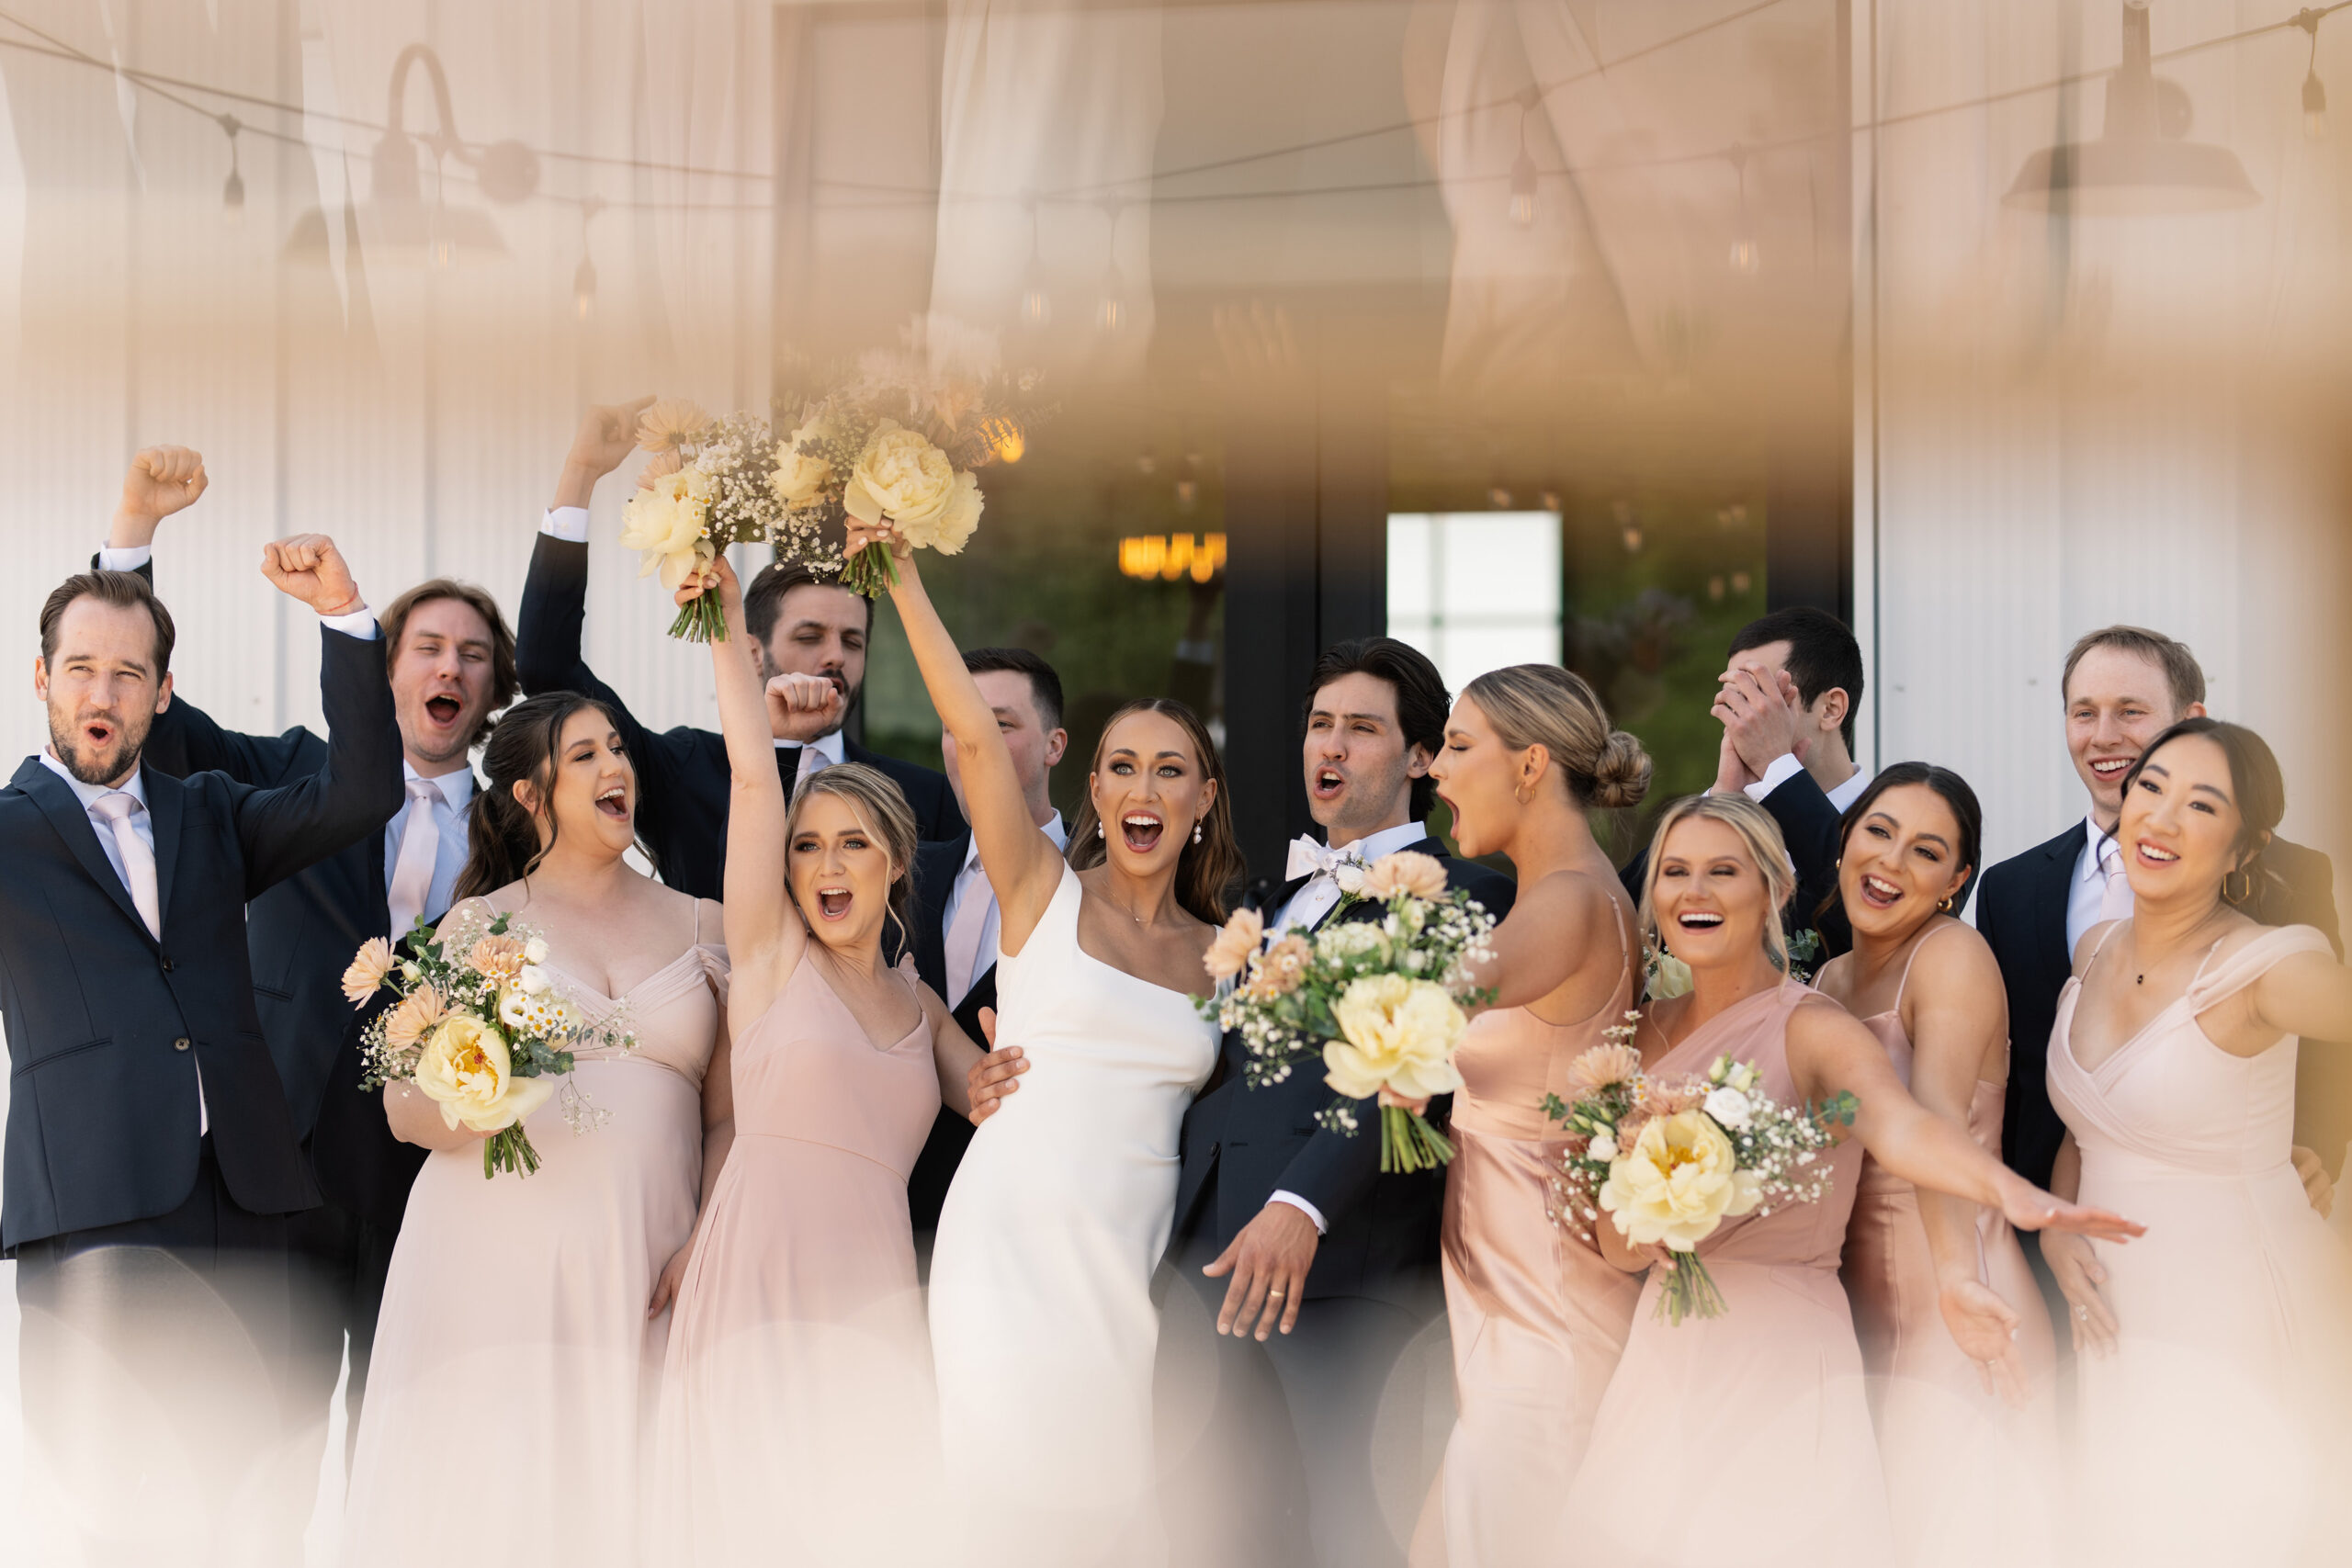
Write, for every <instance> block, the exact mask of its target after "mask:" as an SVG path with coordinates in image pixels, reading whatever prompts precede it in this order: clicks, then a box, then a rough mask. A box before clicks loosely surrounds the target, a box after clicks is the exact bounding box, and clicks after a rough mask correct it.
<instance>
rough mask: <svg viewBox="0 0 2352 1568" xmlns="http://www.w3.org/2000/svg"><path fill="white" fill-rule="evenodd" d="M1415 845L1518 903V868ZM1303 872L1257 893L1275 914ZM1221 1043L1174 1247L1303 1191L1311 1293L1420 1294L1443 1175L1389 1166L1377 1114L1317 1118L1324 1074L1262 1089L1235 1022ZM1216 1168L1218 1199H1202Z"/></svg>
mask: <svg viewBox="0 0 2352 1568" xmlns="http://www.w3.org/2000/svg"><path fill="white" fill-rule="evenodd" d="M1409 847H1410V848H1411V849H1413V850H1415V851H1417V852H1419V853H1422V854H1426V855H1434V856H1436V857H1438V858H1439V859H1440V860H1442V862H1443V863H1444V865H1445V874H1446V882H1447V884H1448V886H1453V887H1466V888H1468V889H1469V890H1470V893H1471V896H1472V897H1476V899H1477V900H1478V902H1479V903H1481V904H1483V905H1485V906H1486V908H1487V912H1488V913H1489V914H1491V915H1493V916H1494V917H1495V918H1496V919H1502V917H1503V916H1505V915H1507V914H1509V913H1510V906H1511V900H1512V898H1513V897H1515V896H1516V895H1517V893H1518V891H1519V889H1518V887H1517V886H1516V885H1515V884H1514V883H1513V882H1512V881H1511V879H1510V877H1508V876H1505V875H1503V874H1501V873H1499V872H1496V871H1490V870H1488V869H1487V867H1485V866H1483V865H1478V864H1476V863H1472V862H1469V861H1463V860H1455V859H1453V857H1452V856H1450V855H1447V854H1446V852H1445V846H1444V845H1442V844H1441V843H1439V842H1438V841H1437V840H1434V839H1424V840H1421V841H1420V842H1419V843H1418V844H1413V845H1411V846H1409ZM1305 883H1306V879H1305V878H1301V879H1299V880H1298V881H1296V882H1292V883H1288V884H1284V885H1283V886H1280V887H1273V886H1267V885H1261V886H1260V887H1259V888H1253V889H1252V890H1251V892H1250V897H1249V900H1248V902H1249V903H1250V904H1251V905H1252V906H1255V907H1260V908H1264V909H1265V910H1267V912H1268V913H1270V914H1271V913H1272V912H1275V911H1278V910H1279V909H1280V908H1282V906H1283V903H1284V902H1285V901H1286V900H1287V899H1288V898H1289V897H1290V896H1291V895H1292V894H1294V893H1295V892H1296V891H1297V890H1298V889H1299V888H1300V887H1301V886H1305ZM1379 913H1380V908H1379V906H1377V905H1374V904H1369V903H1360V904H1357V905H1354V906H1352V907H1351V908H1349V909H1348V910H1347V911H1346V912H1345V913H1344V914H1340V915H1339V916H1337V917H1336V918H1338V919H1374V918H1376V917H1377V916H1378V914H1379ZM1220 1054H1221V1056H1222V1061H1221V1063H1220V1066H1219V1068H1218V1073H1217V1077H1216V1083H1215V1086H1214V1087H1213V1088H1211V1089H1209V1090H1208V1092H1207V1093H1205V1094H1204V1095H1202V1096H1201V1098H1200V1099H1198V1100H1194V1101H1193V1107H1192V1109H1191V1110H1190V1111H1187V1112H1186V1113H1185V1116H1184V1126H1183V1133H1182V1161H1183V1163H1182V1168H1181V1169H1180V1171H1179V1173H1178V1176H1177V1181H1176V1224H1175V1233H1174V1234H1175V1237H1176V1240H1174V1241H1171V1243H1170V1247H1171V1250H1172V1249H1173V1248H1174V1247H1176V1246H1178V1245H1181V1241H1182V1238H1183V1237H1186V1236H1189V1235H1196V1234H1198V1232H1199V1230H1200V1229H1201V1227H1203V1226H1206V1227H1208V1228H1209V1229H1210V1231H1211V1232H1212V1233H1213V1235H1214V1236H1215V1239H1216V1245H1217V1247H1219V1248H1220V1249H1222V1248H1224V1247H1227V1246H1228V1245H1230V1244H1231V1242H1232V1240H1233V1238H1234V1236H1235V1235H1236V1234H1238V1232H1239V1231H1240V1229H1241V1227H1242V1226H1243V1225H1246V1224H1249V1223H1250V1221H1251V1220H1252V1219H1254V1218H1255V1217H1256V1216H1257V1213H1258V1212H1259V1211H1260V1210H1261V1209H1263V1208H1264V1207H1265V1206H1266V1203H1267V1201H1268V1200H1269V1199H1271V1198H1272V1196H1273V1195H1274V1193H1275V1192H1276V1191H1284V1192H1295V1193H1296V1194H1298V1196H1300V1197H1301V1198H1304V1199H1306V1201H1308V1202H1310V1203H1312V1204H1314V1205H1315V1207H1316V1209H1317V1211H1318V1212H1319V1213H1321V1214H1322V1216H1323V1221H1324V1224H1325V1226H1326V1227H1327V1228H1326V1230H1325V1234H1324V1236H1323V1240H1322V1244H1321V1245H1320V1246H1319V1247H1317V1248H1316V1252H1315V1264H1314V1267H1313V1268H1312V1269H1310V1270H1309V1271H1308V1273H1307V1277H1306V1296H1307V1297H1308V1298H1309V1299H1316V1298H1322V1297H1330V1296H1370V1297H1374V1298H1376V1299H1380V1300H1388V1301H1394V1302H1396V1303H1397V1304H1398V1305H1400V1306H1406V1307H1414V1306H1416V1305H1418V1304H1419V1299H1420V1297H1421V1295H1422V1293H1423V1292H1425V1291H1426V1289H1427V1276H1428V1271H1429V1268H1430V1264H1431V1263H1433V1262H1434V1261H1435V1259H1436V1258H1437V1246H1438V1222H1439V1218H1440V1215H1441V1213H1442V1209H1443V1206H1444V1201H1445V1182H1444V1180H1443V1179H1442V1178H1441V1177H1440V1176H1438V1175H1436V1174H1435V1173H1432V1172H1418V1173H1415V1174H1413V1175H1409V1176H1408V1175H1396V1174H1392V1175H1387V1176H1384V1175H1382V1174H1381V1170H1380V1135H1379V1133H1378V1130H1377V1128H1376V1126H1375V1125H1374V1124H1372V1123H1371V1122H1370V1121H1369V1120H1368V1119H1367V1124H1366V1125H1365V1126H1364V1127H1363V1129H1362V1130H1361V1131H1359V1132H1358V1133H1357V1134H1356V1135H1355V1136H1353V1137H1349V1136H1348V1135H1346V1134H1341V1133H1333V1132H1327V1131H1326V1130H1324V1129H1323V1128H1322V1127H1321V1126H1319V1125H1317V1122H1316V1120H1315V1114H1316V1112H1317V1111H1321V1110H1324V1109H1325V1108H1326V1107H1328V1106H1329V1104H1330V1103H1331V1101H1332V1100H1333V1099H1334V1096H1333V1094H1332V1092H1331V1089H1330V1086H1329V1085H1328V1084H1326V1083H1325V1082H1324V1081H1323V1075H1322V1074H1320V1073H1317V1072H1311V1071H1310V1072H1294V1073H1292V1074H1291V1076H1290V1077H1288V1078H1287V1079H1285V1080H1284V1081H1283V1082H1282V1083H1279V1084H1272V1085H1269V1086H1268V1087H1266V1088H1264V1089H1250V1088H1248V1087H1246V1085H1245V1083H1244V1080H1243V1076H1242V1067H1243V1064H1244V1062H1245V1061H1246V1059H1247V1057H1246V1054H1245V1053H1244V1052H1243V1050H1242V1046H1241V1040H1240V1036H1239V1034H1238V1032H1227V1034H1226V1036H1225V1041H1224V1044H1223V1047H1222V1050H1221V1053H1220ZM1212 1176H1214V1177H1215V1178H1216V1201H1215V1203H1214V1204H1213V1205H1211V1204H1207V1203H1204V1201H1203V1194H1204V1192H1206V1191H1207V1190H1209V1186H1210V1178H1211V1177H1212ZM1196 1211H1197V1212H1196Z"/></svg>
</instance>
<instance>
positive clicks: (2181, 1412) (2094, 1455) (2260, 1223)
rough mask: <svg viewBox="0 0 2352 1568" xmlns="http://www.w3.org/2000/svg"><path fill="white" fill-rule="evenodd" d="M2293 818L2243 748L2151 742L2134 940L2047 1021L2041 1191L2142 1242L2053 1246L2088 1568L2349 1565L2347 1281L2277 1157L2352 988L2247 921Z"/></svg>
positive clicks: (2339, 1029) (2144, 760) (2128, 795)
mask: <svg viewBox="0 0 2352 1568" xmlns="http://www.w3.org/2000/svg"><path fill="white" fill-rule="evenodd" d="M2286 804H2287V803H2286V785H2285V783H2284V781H2283V779H2282V778H2281V776H2280V774H2279V771H2278V759H2277V758H2275V757H2274V756H2272V755H2271V751H2270V748H2269V747H2268V746H2267V745H2266V744H2264V742H2263V739H2262V738H2261V737H2260V736H2258V735H2256V734H2255V732H2254V731H2252V730H2250V729H2246V728H2243V727H2241V726H2239V725H2234V724H2224V723H2221V722H2219V721H2217V720H2214V719H2210V718H2189V719H2184V720H2182V721H2181V722H2180V723H2178V724H2176V725H2174V726H2173V727H2172V728H2170V729H2167V730H2165V732H2164V733H2163V734H2162V735H2159V736H2158V737H2156V739H2154V740H2153V741H2151V742H2150V743H2149V744H2148V748H2147V750H2144V751H2143V752H2142V753H2141V754H2140V758H2139V761H2136V762H2135V763H2133V764H2132V767H2131V772H2130V773H2127V774H2126V775H2125V777H2124V784H2123V800H2122V811H2121V815H2120V818H2119V819H2118V821H2117V824H2116V838H2117V841H2118V842H2119V844H2120V846H2121V851H2122V861H2123V870H2124V874H2125V876H2127V877H2128V878H2129V879H2130V880H2131V917H2130V918H2129V919H2121V920H2113V921H2109V922H2108V923H2106V924H2104V925H2098V926H2094V927H2092V928H2091V929H2090V930H2089V931H2086V932H2085V933H2084V934H2083V940H2082V942H2081V945H2080V946H2079V947H2078V948H2077V949H2076V952H2075V974H2074V977H2073V978H2071V979H2069V980H2068V981H2067V983H2066V989H2065V990H2064V993H2063V994H2062V995H2061V997H2060V998H2059V1003H2058V1019H2057V1022H2056V1024H2055V1026H2054V1027H2053V1029H2052V1033H2051V1039H2050V1098H2051V1101H2052V1104H2054V1105H2055V1106H2056V1107H2057V1109H2058V1112H2059V1114H2060V1115H2061V1116H2062V1117H2064V1119H2065V1122H2066V1128H2067V1132H2066V1140H2065V1142H2064V1145H2061V1146H2060V1149H2059V1154H2058V1163H2057V1168H2056V1170H2055V1172H2054V1173H2053V1175H2052V1181H2051V1185H2052V1188H2053V1189H2055V1190H2057V1191H2059V1192H2061V1193H2067V1192H2079V1193H2080V1194H2081V1197H2082V1199H2083V1201H2086V1202H2092V1203H2099V1204H2110V1203H2112V1204H2122V1205H2126V1206H2128V1207H2130V1208H2131V1210H2132V1212H2133V1213H2136V1214H2140V1215H2142V1216H2143V1217H2144V1218H2145V1219H2146V1220H2147V1221H2148V1222H2149V1224H2148V1234H2147V1236H2146V1238H2145V1240H2144V1241H2143V1242H2142V1243H2140V1244H2138V1245H2135V1246H2133V1247H2129V1248H2126V1249H2124V1250H2122V1251H2120V1252H2117V1251H2114V1250H2112V1249H2109V1248H2108V1247H2100V1246H2098V1245H2095V1244H2091V1243H2086V1242H2085V1241H2083V1240H2080V1239H2076V1238H2072V1237H2058V1236H2045V1237H2044V1238H2043V1240H2042V1257H2043V1258H2045V1259H2047V1260H2048V1261H2049V1264H2050V1267H2051V1270H2052V1273H2053V1274H2054V1275H2055V1276H2056V1277H2057V1280H2058V1285H2059V1288H2060V1289H2061V1290H2062V1291H2064V1292H2065V1296H2066V1300H2067V1303H2068V1305H2069V1307H2070V1308H2071V1313H2070V1319H2071V1324H2072V1327H2073V1330H2074V1337H2075V1352H2076V1354H2075V1367H2076V1373H2075V1438H2076V1441H2077V1442H2078V1444H2079V1445H2080V1449H2081V1451H2080V1453H2079V1455H2078V1463H2077V1476H2076V1482H2077V1489H2078V1495H2079V1496H2080V1497H2081V1498H2082V1499H2083V1517H2082V1519H2081V1527H2082V1529H2081V1539H2080V1540H2079V1542H2078V1543H2077V1544H2078V1547H2079V1549H2080V1551H2082V1553H2083V1554H2084V1555H2086V1556H2087V1557H2088V1558H2089V1559H2090V1560H2092V1561H2094V1562H2100V1563H2109V1562H2112V1563H2117V1564H2121V1563H2126V1562H2129V1563H2143V1562H2197V1561H2207V1562H2210V1561H2213V1560H2215V1559H2217V1558H2218V1557H2220V1556H2221V1555H2222V1554H2224V1553H2226V1554H2228V1555H2229V1556H2231V1557H2233V1558H2239V1559H2243V1560H2245V1561H2246V1562H2276V1563H2282V1564H2298V1565H2301V1564H2315V1563H2320V1562H2342V1561H2343V1554H2344V1542H2345V1540H2346V1527H2347V1525H2352V1519H2347V1517H2346V1507H2345V1503H2344V1493H2343V1471H2344V1465H2345V1464H2346V1461H2347V1458H2352V1450H2347V1446H2346V1438H2347V1436H2348V1435H2352V1434H2347V1428H2346V1424H2347V1408H2348V1407H2352V1263H2347V1260H2346V1254H2345V1248H2344V1247H2343V1244H2342V1243H2341V1242H2340V1241H2339V1240H2338V1239H2337V1237H2336V1236H2335V1234H2334V1233H2333V1232H2332V1231H2330V1230H2329V1229H2328V1227H2327V1225H2326V1224H2325V1222H2324V1221H2323V1220H2322V1219H2321V1218H2320V1217H2319V1215H2317V1214H2316V1213H2312V1207H2311V1203H2310V1201H2309V1200H2308V1198H2307V1197H2306V1196H2305V1193H2304V1190H2303V1184H2302V1182H2301V1179H2299V1178H2298V1177H2297V1176H2296V1174H2295V1168H2294V1166H2293V1164H2292V1161H2291V1159H2290V1148H2291V1145H2293V1142H2294V1138H2293V1133H2294V1111H2295V1055H2296V1045H2297V1043H2298V1039H2299V1037H2310V1038H2315V1039H2321V1040H2347V1039H2352V970H2347V969H2346V968H2345V967H2344V966H2343V965H2342V964H2339V963H2337V962H2336V959H2335V953H2334V950H2333V949H2332V948H2331V947H2330V946H2329V944H2328V942H2327V939H2326V938H2325V937H2324V936H2323V935H2322V934H2321V933H2320V932H2318V931H2315V930H2313V929H2312V928H2311V927H2309V926H2285V927H2280V928H2277V929H2272V928H2267V927H2264V926H2261V925H2257V924H2256V922H2255V921H2254V920H2252V919H2248V918H2247V917H2246V916H2245V914H2243V913H2242V912H2240V910H2239V908H2238V906H2239V905H2241V904H2244V903H2245V902H2247V901H2248V899H2249V897H2251V896H2252V895H2253V894H2254V893H2255V892H2256V890H2257V889H2258V887H2259V886H2260V885H2261V883H2262V881H2263V879H2264V878H2265V876H2266V875H2267V871H2266V868H2265V867H2264V865H2263V851H2264V849H2265V848H2266V847H2267V845H2268V843H2269V841H2270V838H2271V835H2272V833H2273V832H2274V831H2275V830H2276V829H2277V828H2278V819H2279V818H2280V817H2282V816H2284V815H2285V813H2286ZM2217 1438H2218V1439H2220V1440H2215V1439H2217Z"/></svg>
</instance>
